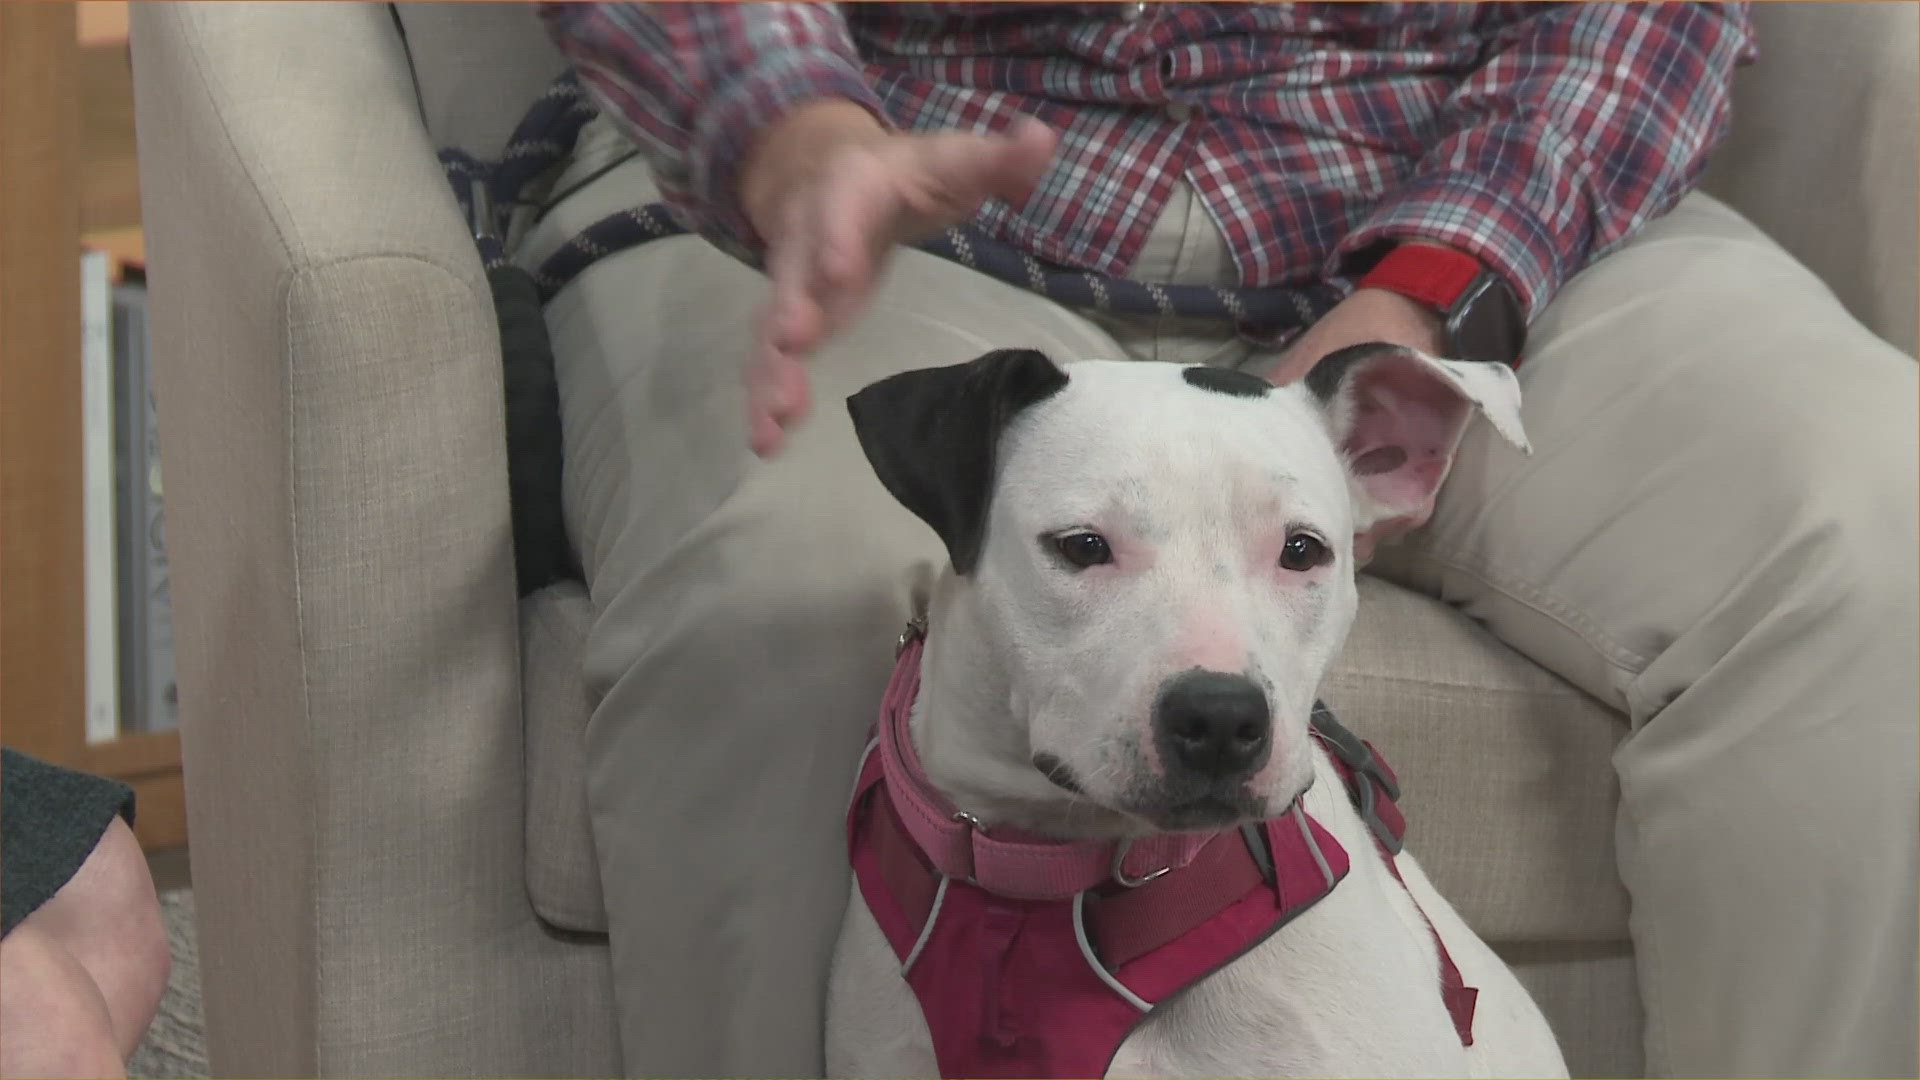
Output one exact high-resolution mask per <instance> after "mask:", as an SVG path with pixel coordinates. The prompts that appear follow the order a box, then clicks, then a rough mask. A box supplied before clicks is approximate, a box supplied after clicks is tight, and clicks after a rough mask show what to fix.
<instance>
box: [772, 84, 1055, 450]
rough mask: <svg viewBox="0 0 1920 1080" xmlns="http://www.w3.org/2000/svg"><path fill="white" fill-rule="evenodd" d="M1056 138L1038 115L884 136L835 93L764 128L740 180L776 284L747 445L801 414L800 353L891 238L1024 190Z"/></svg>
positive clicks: (839, 312) (838, 324)
mask: <svg viewBox="0 0 1920 1080" xmlns="http://www.w3.org/2000/svg"><path fill="white" fill-rule="evenodd" d="M1054 144H1055V136H1054V134H1053V132H1052V131H1051V130H1050V129H1049V128H1047V126H1046V125H1044V124H1041V123H1040V122H1039V121H1036V120H1025V121H1022V122H1021V123H1020V124H1019V125H1017V126H1016V127H1015V128H1014V129H1013V130H1012V131H1010V132H1009V133H1007V134H1005V135H973V134H967V133H962V132H942V133H938V134H925V135H915V134H892V133H889V132H888V131H886V130H885V129H884V128H882V127H881V126H880V124H879V122H878V121H876V120H875V119H874V118H873V116H872V115H871V114H869V113H868V112H867V111H866V110H865V109H863V108H861V107H860V106H858V105H855V104H853V103H852V102H849V101H837V100H836V101H823V102H816V103H813V104H810V105H805V106H802V107H801V108H799V109H797V110H795V111H794V112H792V113H791V114H789V115H788V116H786V117H785V118H783V119H782V120H781V121H780V122H779V123H777V124H775V125H773V126H772V127H771V128H769V129H767V131H765V132H764V133H762V135H761V136H760V138H759V140H758V141H757V142H756V143H755V144H754V148H753V151H752V153H751V154H750V155H749V156H748V158H747V161H746V164H745V167H744V168H743V170H742V172H741V179H740V200H741V205H742V208H743V209H744V210H745V212H746V215H747V219H748V221H749V222H751V223H752V225H753V227H754V229H755V230H756V231H758V232H759V234H760V237H761V239H762V240H763V241H764V242H765V244H766V270H767V276H768V278H769V279H771V281H772V285H773V294H772V299H771V300H770V301H769V302H768V305H767V310H766V311H765V313H764V314H763V315H762V317H761V322H760V326H759V331H758V334H757V336H756V344H755V355H754V356H753V357H752V358H751V359H750V360H749V361H748V371H747V400H748V406H747V407H748V441H749V444H750V445H751V446H752V448H753V450H754V452H755V453H757V454H760V455H762V456H766V455H771V454H773V453H776V452H777V451H778V450H779V449H780V447H781V446H782V444H783V443H784V442H785V433H786V429H787V428H789V427H790V426H792V425H793V424H794V423H796V422H798V421H799V420H800V419H802V418H803V417H805V416H806V414H807V412H808V409H809V407H810V405H811V401H810V392H809V389H808V385H807V373H806V368H805V367H804V366H803V364H802V361H804V360H805V359H806V358H807V357H808V356H809V355H810V354H811V353H812V352H813V351H814V350H815V349H817V348H819V347H820V345H821V344H822V343H824V342H825V341H826V340H827V338H828V337H829V336H831V335H832V334H833V333H835V332H836V331H838V330H840V329H843V328H844V327H845V326H846V325H847V324H848V323H849V322H851V321H852V319H853V318H854V316H855V315H856V314H858V313H859V311H860V309H861V307H862V306H863V305H864V303H865V302H866V300H867V298H868V296H869V294H870V293H871V292H872V289H873V285H874V282H875V280H876V279H877V278H878V276H879V271H880V268H881V266H882V265H883V264H884V263H885V260H886V257H887V254H888V252H890V251H891V250H892V248H893V246H894V245H895V244H899V243H907V242H911V241H913V240H916V239H919V238H921V237H923V236H927V235H930V234H932V233H935V232H937V231H939V230H940V229H944V228H946V227H948V226H950V225H954V224H957V223H959V222H962V221H965V220H967V219H968V218H970V217H972V216H973V214H974V213H975V211H977V210H978V209H979V207H980V204H981V203H982V202H984V201H986V200H987V199H988V198H989V197H991V196H999V197H1000V198H1002V199H1006V200H1008V201H1009V202H1019V201H1021V200H1023V199H1025V198H1026V197H1027V194H1028V193H1029V192H1030V191H1031V190H1032V189H1033V185H1034V184H1035V183H1037V182H1038V181H1039V179H1040V176H1041V174H1042V173H1043V172H1044V171H1045V170H1046V167H1047V162H1048V161H1049V160H1050V159H1051V158H1052V157H1053V149H1054Z"/></svg>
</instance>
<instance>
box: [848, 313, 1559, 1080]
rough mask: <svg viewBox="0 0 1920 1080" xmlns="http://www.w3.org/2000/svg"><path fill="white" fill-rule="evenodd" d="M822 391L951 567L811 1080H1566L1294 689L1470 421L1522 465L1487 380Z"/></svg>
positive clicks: (1427, 494) (1012, 355)
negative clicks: (1218, 1079) (1378, 544)
mask: <svg viewBox="0 0 1920 1080" xmlns="http://www.w3.org/2000/svg"><path fill="white" fill-rule="evenodd" d="M848 404H849V408H850V410H851V412H852V414H853V419H854V425H855V428H856V430H857V432H858V434H859V437H860V440H861V444H862V446H863V447H864V449H865V451H866V454H867V457H868V459H869V461H870V462H871V463H872V465H873V467H874V469H875V471H876V473H877V474H878V475H879V477H880V479H881V481H882V483H884V484H885V485H886V487H887V488H888V490H890V491H891V492H892V493H893V494H894V496H895V497H896V498H898V499H899V500H900V501H901V502H902V503H903V504H904V505H905V506H906V507H907V508H908V509H910V510H912V511H913V512H914V513H916V514H918V515H919V516H920V517H921V518H923V519H924V520H926V522H927V523H928V524H929V525H931V526H932V527H933V528H934V530H935V531H936V532H938V533H939V535H940V537H941V538H942V540H944V541H945V543H946V546H947V549H948V552H949V554H950V555H951V560H952V566H951V569H950V570H949V571H948V572H947V573H945V574H944V575H943V576H942V577H941V579H940V581H939V582H938V584H937V585H936V586H935V588H934V591H933V595H932V598H931V605H930V608H929V611H928V617H927V621H926V623H925V625H924V628H915V629H914V630H913V631H910V633H909V634H908V635H905V636H903V649H902V653H903V654H902V657H901V663H900V667H899V669H898V670H897V671H896V674H895V680H894V685H893V687H892V689H891V690H890V692H889V699H888V702H887V706H886V708H885V710H883V712H884V715H883V719H882V722H881V725H880V729H879V737H878V738H877V740H876V744H875V746H874V747H870V748H869V753H868V758H867V760H866V761H865V762H863V765H862V774H861V777H862V779H861V784H860V788H859V790H858V791H857V792H856V795H855V801H854V806H853V809H852V812H851V814H850V819H849V829H850V839H851V844H852V851H853V859H854V864H855V867H856V870H857V871H858V873H857V879H858V880H857V883H858V887H857V888H856V889H855V892H854V897H853V900H852V902H851V903H850V904H849V909H848V913H847V919H846V923H845V925H844V927H843V928H842V931H841V936H840V941H839V946H838V950H837V953H836V956H835V961H834V967H833V974H832V985H831V989H830V996H829V1004H828V1018H827V1025H828V1026H827V1068H828V1074H829V1075H833V1076H892V1077H908V1076H938V1075H943V1074H944V1075H947V1076H956V1075H958V1076H995V1075H998V1076H1043V1075H1054V1076H1061V1075H1078V1076H1092V1075H1109V1076H1241V1077H1247V1076H1355V1075H1358V1076H1565V1075H1566V1065H1565V1062H1564V1061H1563V1059H1562V1058H1561V1056H1560V1052H1559V1049H1558V1047H1557V1045H1556V1044H1555V1041H1554V1038H1553V1035H1552V1032H1551V1031H1550V1030H1549V1028H1548V1026H1547V1023H1546V1020H1545V1018H1544V1017H1542V1016H1541V1014H1540V1012H1539V1010H1538V1008H1536V1007H1535V1005H1534V1004H1533V1002H1532V1001H1531V1000H1530V999H1529V998H1528V996H1527V994H1526V992H1525V991H1524V990H1523V989H1522V988H1521V986H1520V984H1519V982H1518V981H1517V980H1516V979H1515V978H1514V976H1513V974H1512V972H1510V971H1509V970H1508V969H1507V968H1506V966H1505V965H1504V964H1502V963H1501V961H1500V960H1499V959H1498V958H1497V957H1496V956H1495V955H1494V954H1493V952H1492V950H1490V949H1489V948H1488V947H1487V946H1486V945H1485V944H1484V943H1483V942H1481V941H1480V940H1479V939H1478V938H1477V937H1476V936H1475V935H1474V934H1473V932H1472V931H1471V930H1469V929H1468V928H1467V926H1466V924H1465V923H1464V922H1462V921H1461V919H1460V917H1459V916H1458V915H1457V914H1456V913H1455V912H1454V910H1453V908H1452V907H1451V906H1449V905H1448V904H1447V902H1446V901H1445V900H1444V899H1442V898H1441V897H1440V895H1439V894H1438V893H1437V892H1435V891H1434V888H1433V886H1432V885H1431V884H1430V883H1429V882H1428V880H1427V877H1426V875H1425V874H1424V873H1422V872H1421V870H1420V867H1419V864H1418V863H1416V862H1415V861H1414V859H1413V857H1412V856H1411V855H1408V854H1406V853H1404V852H1403V851H1400V849H1399V841H1398V833H1399V818H1398V814H1397V811H1396V810H1395V809H1394V806H1393V801H1392V800H1393V798H1394V797H1395V796H1396V794H1397V791H1396V788H1395V784H1394V781H1393V779H1392V777H1391V773H1390V772H1388V771H1387V770H1385V769H1384V768H1380V767H1378V766H1377V765H1376V764H1375V763H1374V762H1373V761H1371V760H1370V758H1371V755H1370V754H1369V752H1368V750H1367V748H1366V747H1365V746H1364V745H1363V744H1361V743H1359V741H1358V740H1355V739H1352V737H1351V736H1348V735H1346V734H1345V732H1344V731H1342V730H1341V729H1340V728H1339V727H1338V725H1337V724H1335V723H1333V721H1332V718H1331V716H1330V715H1328V714H1326V713H1325V712H1324V711H1322V710H1319V709H1317V706H1316V699H1315V695H1316V691H1317V689H1318V687H1319V684H1320V680H1321V678H1322V676H1323V675H1324V674H1325V673H1326V670H1327V666H1328V664H1329V663H1330V662H1331V661H1332V659H1333V658H1334V656H1335V655H1336V654H1337V653H1338V652H1339V650H1340V647H1341V644H1342V642H1343V641H1344V639H1345V637H1346V635H1347V631H1348V628H1349V626H1350V625H1351V623H1352V621H1353V616H1354V610H1355V607H1356V603H1357V601H1356V590H1355V584H1354V573H1355V568H1356V562H1357V561H1362V560H1364V558H1365V553H1368V552H1370V551H1371V544H1372V540H1373V537H1374V536H1375V535H1376V534H1378V533H1380V532H1382V531H1383V530H1388V529H1392V528H1397V527H1404V526H1405V525H1407V524H1409V523H1418V522H1419V521H1421V520H1424V519H1425V516H1426V515H1427V513H1428V512H1429V511H1430V509H1431V505H1432V499H1433V496H1434V492H1435V490H1436V489H1437V488H1438V487H1439V484H1440V481H1441V480H1442V479H1443V478H1444V476H1445V473H1446V471H1447V469H1448V467H1449V466H1450V464H1451V459H1452V456H1453V452H1454V448H1455V446H1456V445H1457V443H1458V440H1459V437H1460V434H1461V432H1462V430H1463V429H1464V427H1465V425H1466V424H1467V422H1468V421H1469V420H1470V419H1471V417H1472V414H1473V412H1474V410H1475V409H1478V410H1479V411H1480V412H1481V413H1482V414H1484V415H1485V416H1486V417H1487V419H1488V420H1489V421H1490V422H1491V423H1492V425H1493V427H1494V429H1495V430H1496V431H1498V432H1499V433H1500V434H1501V435H1502V436H1504V437H1505V438H1506V439H1507V440H1508V441H1509V442H1511V443H1513V444H1514V445H1516V446H1518V447H1520V448H1522V449H1525V448H1526V444H1525V437H1524V435H1523V434H1522V432H1521V428H1520V417H1519V390H1518V385H1517V383H1516V382H1515V380H1514V378H1513V375H1512V374H1511V373H1510V372H1509V371H1507V370H1506V369H1505V368H1500V367H1493V366H1488V365H1481V364H1470V363H1459V362H1453V361H1446V360H1436V359H1433V358H1431V357H1427V356H1424V355H1422V354H1419V353H1416V352H1414V351H1411V350H1407V349H1400V348H1394V347H1389V346H1384V345H1381V346H1361V347H1358V348H1354V349H1348V350H1344V351H1343V352H1341V353H1338V354H1336V355H1334V356H1332V357H1329V358H1328V359H1327V360H1326V361H1324V362H1322V363H1321V364H1320V365H1319V367H1318V368H1317V369H1316V371H1315V373H1314V375H1313V376H1312V377H1311V378H1309V379H1308V380H1307V382H1306V383H1304V384H1299V385H1295V386H1291V387H1287V388H1281V389H1276V388H1272V387H1270V386H1268V384H1266V383H1265V382H1264V381H1262V380H1260V379H1257V378H1255V377H1253V376H1251V375H1246V374H1242V373H1237V372H1231V371H1220V370H1214V369H1207V368H1196V367H1179V366H1175V365H1169V364H1151V363H1126V362H1108V361H1081V362H1076V363H1071V364H1068V365H1066V366H1064V367H1061V366H1057V365H1056V364H1055V363H1054V362H1053V361H1051V360H1049V359H1048V358H1047V357H1045V356H1043V355H1041V354H1040V353H1037V352H1032V351H1019V350H1016V351H1005V352H998V353H991V354H988V355H987V356H984V357H981V358H980V359H978V360H975V361H972V362H971V363H967V364H961V365H957V366H954V367H949V368H938V369H931V370H924V371H913V372H907V373H905V374H902V375H898V376H895V377H893V378H890V379H886V380H883V381H881V382H879V383H876V384H874V385H873V386H870V387H868V388H866V389H865V390H862V391H861V392H860V393H858V394H856V395H854V397H853V398H851V399H850V400H849V403H848ZM922 629H923V630H924V636H922V634H921V632H920V631H921V630H922Z"/></svg>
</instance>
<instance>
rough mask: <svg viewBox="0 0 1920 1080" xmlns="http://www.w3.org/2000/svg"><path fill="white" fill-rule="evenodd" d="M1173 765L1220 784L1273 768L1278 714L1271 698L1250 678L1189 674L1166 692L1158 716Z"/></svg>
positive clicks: (1162, 739)
mask: <svg viewBox="0 0 1920 1080" xmlns="http://www.w3.org/2000/svg"><path fill="white" fill-rule="evenodd" d="M1154 720H1155V722H1156V725H1157V726H1158V728H1159V731H1160V745H1161V748H1162V749H1163V750H1165V751H1166V752H1167V755H1168V757H1169V758H1170V759H1171V763H1172V764H1175V765H1178V766H1181V767H1184V768H1186V769H1190V770H1192V771H1194V772H1197V773H1200V774H1201V775H1203V776H1210V777H1215V778H1219V779H1226V778H1228V777H1234V776H1242V775H1245V774H1247V773H1251V772H1254V771H1255V770H1257V769H1259V768H1260V766H1262V765H1265V764H1266V763H1267V751H1268V749H1269V748H1270V747H1271V746H1272V739H1271V738H1270V737H1269V736H1270V735H1271V733H1272V731H1273V720H1272V714H1271V713H1270V712H1269V711H1268V709H1267V695H1266V694H1265V693H1263V692H1262V691H1261V689H1260V687H1258V686H1256V685H1255V684H1254V682H1253V680H1251V679H1249V678H1247V677H1246V676H1244V675H1228V674H1226V673H1225V672H1220V671H1201V670H1197V669H1196V670H1194V671H1189V672H1187V673H1186V674H1184V675H1181V676H1178V677H1177V678H1175V679H1174V680H1173V681H1172V682H1170V683H1168V684H1167V687H1166V689H1165V690H1163V691H1161V693H1160V704H1159V706H1158V708H1157V711H1156V715H1155V717H1154Z"/></svg>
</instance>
